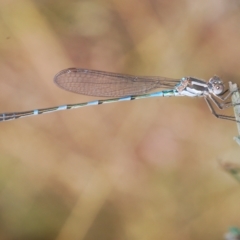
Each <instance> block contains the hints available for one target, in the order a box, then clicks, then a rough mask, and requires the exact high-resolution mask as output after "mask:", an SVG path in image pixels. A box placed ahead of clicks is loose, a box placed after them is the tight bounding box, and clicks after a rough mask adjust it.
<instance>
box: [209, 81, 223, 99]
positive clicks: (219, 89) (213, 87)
mask: <svg viewBox="0 0 240 240" xmlns="http://www.w3.org/2000/svg"><path fill="white" fill-rule="evenodd" d="M208 89H209V91H210V92H211V93H213V94H214V95H221V94H222V93H224V84H223V81H222V79H221V78H220V77H218V76H214V77H212V78H210V79H209V81H208Z"/></svg>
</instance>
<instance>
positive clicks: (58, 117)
mask: <svg viewBox="0 0 240 240" xmlns="http://www.w3.org/2000/svg"><path fill="white" fill-rule="evenodd" d="M239 13H240V8H239V4H238V1H227V0H223V1H217V0H208V1H199V0H198V1H190V0H181V1H175V0H174V1H168V2H167V1H160V0H149V1H143V0H141V1H137V0H132V1H119V0H118V1H117V0H112V1H111V0H105V1H104V0H90V1H89V0H88V1H79V0H78V1H73V0H70V1H30V0H18V1H17V0H15V1H14V0H13V1H0V16H1V18H0V36H1V37H0V41H1V44H0V63H1V64H0V70H1V81H0V96H1V101H0V109H1V112H8V111H9V112H10V111H22V110H28V109H36V108H42V107H50V106H55V105H61V104H64V103H75V102H83V101H88V100H92V98H90V97H86V96H80V95H76V94H72V93H68V92H64V91H62V90H61V89H58V88H57V87H56V86H55V85H54V84H53V82H52V78H53V76H54V74H56V73H57V72H58V71H60V70H62V69H64V68H68V67H83V68H92V69H99V70H105V71H114V72H121V73H130V74H136V75H162V76H166V77H173V78H180V77H183V76H187V75H190V76H197V77H200V78H204V79H208V78H210V77H211V76H212V75H214V74H217V75H219V76H220V77H222V79H224V80H225V81H226V82H228V81H230V80H231V81H233V82H238V77H239V61H238V59H239V57H240V48H239V42H240V30H239V29H240V28H239V24H240V17H239V16H240V14H239ZM227 114H232V112H231V110H229V111H228V112H227ZM0 131H1V138H0V239H4V240H5V239H6V240H8V239H58V240H60V239H61V240H62V239H78V240H79V239H106V240H108V239H114V240H115V239H131V240H132V239H138V240H141V239H184V240H187V239H194V240H196V239H222V238H223V235H224V233H225V230H226V229H227V228H228V226H233V225H234V226H238V225H239V223H240V220H239V214H238V212H239V210H240V209H239V198H240V192H239V186H238V183H237V182H235V181H234V179H233V178H231V177H230V176H229V175H227V174H225V173H224V171H223V170H222V168H221V167H220V166H219V164H218V162H217V159H218V158H221V159H223V160H226V161H231V160H232V159H235V160H236V159H238V156H239V149H238V146H237V145H236V143H234V142H233V141H232V137H233V136H235V135H236V126H235V124H234V123H231V122H227V121H221V120H218V119H215V118H214V117H213V116H212V115H211V113H210V112H209V110H208V108H207V106H206V104H205V102H204V101H203V99H188V98H181V99H177V98H175V99H174V98H164V99H161V98H159V99H145V100H139V101H134V102H122V103H116V104H109V105H104V106H98V107H90V108H83V109H80V110H75V111H74V110H73V111H65V112H59V113H54V114H48V115H42V116H38V117H32V118H25V119H20V120H17V121H10V122H2V123H1V124H0Z"/></svg>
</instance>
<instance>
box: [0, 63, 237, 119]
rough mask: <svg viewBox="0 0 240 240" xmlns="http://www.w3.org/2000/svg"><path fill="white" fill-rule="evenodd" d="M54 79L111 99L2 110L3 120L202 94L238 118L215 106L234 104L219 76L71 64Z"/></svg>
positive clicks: (65, 86) (81, 91)
mask: <svg viewBox="0 0 240 240" xmlns="http://www.w3.org/2000/svg"><path fill="white" fill-rule="evenodd" d="M54 82H55V83H56V84H57V85H58V86H59V87H61V88H63V89H64V90H67V91H71V92H74V93H79V94H83V95H89V96H95V97H107V98H108V99H103V100H96V101H91V102H84V103H75V104H67V105H62V106H57V107H50V108H42V109H36V110H30V111H24V112H10V113H2V114H0V121H8V120H14V119H18V118H22V117H29V116H34V115H39V114H43V113H51V112H56V111H61V110H69V109H75V108H79V107H85V106H92V105H100V104H105V103H112V102H120V101H128V100H135V99H142V98H150V97H171V96H187V97H203V98H204V99H205V101H206V103H207V105H208V107H209V109H210V111H211V113H212V114H213V115H214V116H216V117H217V118H221V119H226V120H231V121H236V120H235V117H233V116H226V115H221V114H218V113H217V112H216V111H215V109H214V107H213V105H215V106H216V107H217V108H218V109H225V108H228V107H231V106H233V104H232V103H231V102H226V101H227V100H228V99H229V97H230V96H231V95H232V94H233V92H232V91H229V90H228V89H225V88H224V83H223V81H222V80H221V79H220V78H219V77H217V76H214V77H212V78H210V79H209V81H205V80H202V79H198V78H194V77H184V78H182V79H170V78H164V77H146V76H132V75H126V74H117V73H110V72H104V71H96V70H87V69H80V68H68V69H65V70H62V71H60V72H59V73H58V74H57V75H56V76H55V77H54ZM158 88H163V89H166V88H167V90H161V91H157V92H152V91H153V90H155V89H158Z"/></svg>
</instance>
